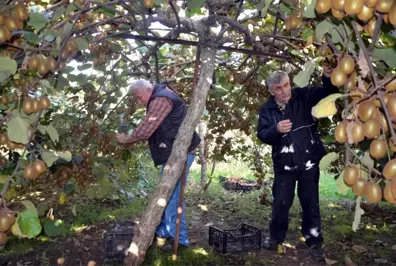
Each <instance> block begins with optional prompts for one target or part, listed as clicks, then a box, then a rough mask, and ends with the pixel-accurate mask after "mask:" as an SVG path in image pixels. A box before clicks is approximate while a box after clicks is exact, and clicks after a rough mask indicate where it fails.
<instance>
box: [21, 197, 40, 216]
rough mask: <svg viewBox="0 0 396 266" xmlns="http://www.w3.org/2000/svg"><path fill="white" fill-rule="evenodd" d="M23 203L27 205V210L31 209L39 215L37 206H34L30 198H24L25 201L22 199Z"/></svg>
mask: <svg viewBox="0 0 396 266" xmlns="http://www.w3.org/2000/svg"><path fill="white" fill-rule="evenodd" d="M22 204H23V205H25V208H26V210H31V211H33V212H34V213H35V214H36V215H38V212H37V209H36V206H34V204H33V202H31V201H30V200H24V201H22Z"/></svg>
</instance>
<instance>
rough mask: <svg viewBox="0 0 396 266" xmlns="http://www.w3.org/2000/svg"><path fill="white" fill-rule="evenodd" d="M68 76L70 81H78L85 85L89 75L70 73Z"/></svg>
mask: <svg viewBox="0 0 396 266" xmlns="http://www.w3.org/2000/svg"><path fill="white" fill-rule="evenodd" d="M67 77H68V79H69V81H72V82H77V83H79V84H80V85H84V84H85V83H87V76H86V75H84V74H78V75H74V74H69V75H67Z"/></svg>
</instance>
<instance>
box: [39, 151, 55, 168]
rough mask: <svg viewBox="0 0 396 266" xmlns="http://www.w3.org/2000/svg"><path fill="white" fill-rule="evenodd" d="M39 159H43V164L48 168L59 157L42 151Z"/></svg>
mask: <svg viewBox="0 0 396 266" xmlns="http://www.w3.org/2000/svg"><path fill="white" fill-rule="evenodd" d="M41 158H43V161H44V162H45V164H46V165H47V166H48V167H50V166H51V165H52V164H53V163H54V162H55V161H56V160H58V158H59V157H58V156H57V155H56V154H55V153H54V152H51V151H42V152H41Z"/></svg>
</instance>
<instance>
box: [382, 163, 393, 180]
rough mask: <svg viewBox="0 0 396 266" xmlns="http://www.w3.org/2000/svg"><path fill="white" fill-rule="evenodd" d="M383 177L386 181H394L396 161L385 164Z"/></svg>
mask: <svg viewBox="0 0 396 266" xmlns="http://www.w3.org/2000/svg"><path fill="white" fill-rule="evenodd" d="M382 175H383V176H384V177H385V178H386V179H392V178H394V177H396V159H392V160H390V161H388V162H387V163H386V164H385V167H384V169H383V170H382Z"/></svg>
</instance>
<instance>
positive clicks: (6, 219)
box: [0, 213, 15, 232]
mask: <svg viewBox="0 0 396 266" xmlns="http://www.w3.org/2000/svg"><path fill="white" fill-rule="evenodd" d="M14 222H15V216H14V215H13V214H12V213H2V214H0V232H6V231H7V230H8V229H10V227H11V225H12V224H13V223H14Z"/></svg>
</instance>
